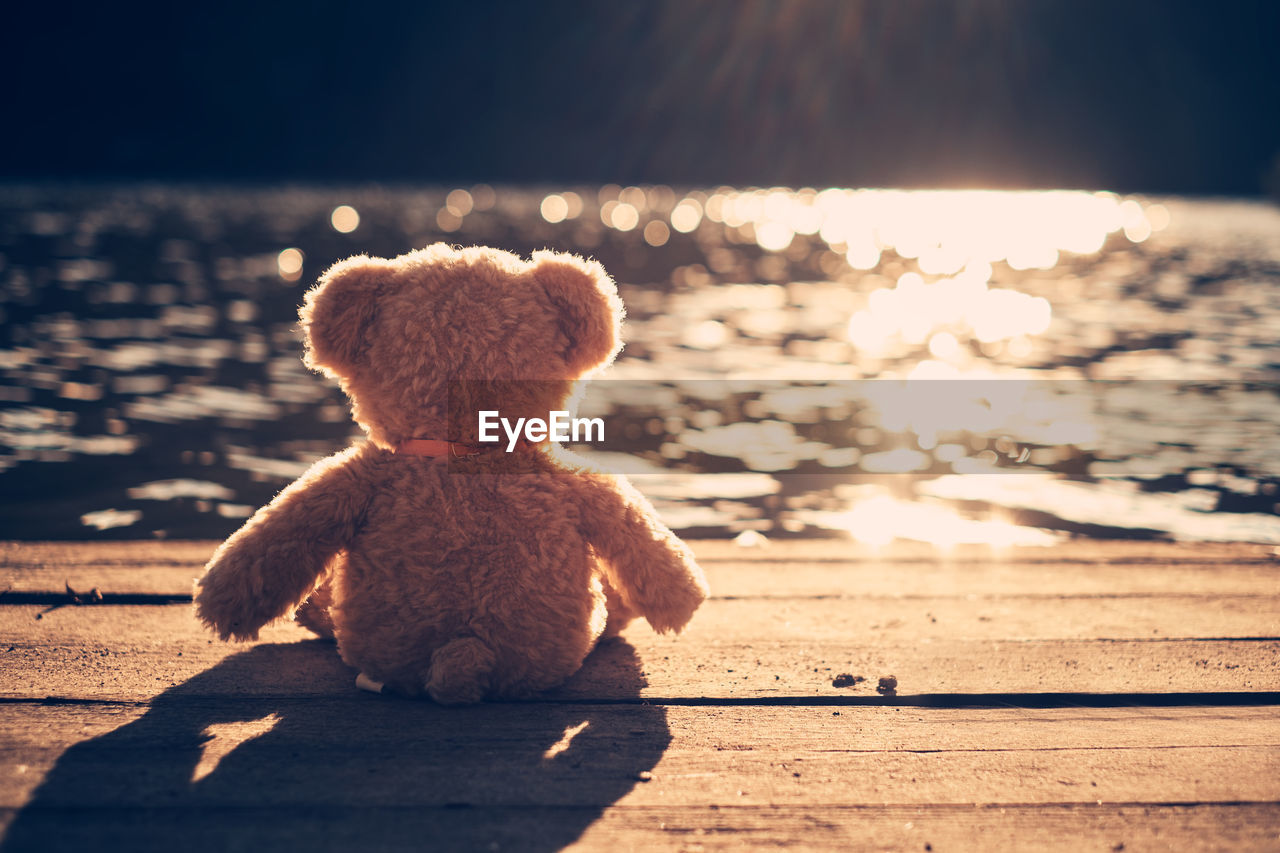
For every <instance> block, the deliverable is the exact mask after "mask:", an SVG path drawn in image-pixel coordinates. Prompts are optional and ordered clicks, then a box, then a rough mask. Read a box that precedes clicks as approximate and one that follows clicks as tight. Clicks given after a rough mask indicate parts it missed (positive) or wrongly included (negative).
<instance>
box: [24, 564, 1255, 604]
mask: <svg viewBox="0 0 1280 853" xmlns="http://www.w3.org/2000/svg"><path fill="white" fill-rule="evenodd" d="M203 567H204V564H203V563H199V564H195V563H193V564H191V565H183V566H161V565H155V564H152V563H137V564H125V565H112V564H103V565H98V564H93V563H85V564H79V565H65V566H64V565H49V566H27V565H21V566H8V567H4V568H0V604H3V603H4V602H5V596H4V595H3V593H6V592H7V593H10V594H12V593H48V594H50V595H53V596H56V595H60V594H62V593H63V592H64V591H65V589H66V586H67V585H70V586H71V587H72V588H73V589H75V590H78V591H87V590H90V589H94V588H96V589H98V590H100V591H102V592H103V593H105V594H107V595H108V596H111V595H115V596H122V595H123V596H144V595H153V596H169V597H174V596H190V595H191V591H192V587H193V585H194V583H195V579H196V578H198V577H199V576H200V574H201V573H202V571H203ZM703 568H704V570H705V572H706V574H707V579H708V581H709V582H710V584H711V590H712V595H713V597H715V598H747V597H771V598H806V597H840V598H919V597H934V598H945V597H953V598H965V599H971V598H997V597H1002V596H1009V595H1023V596H1026V595H1037V596H1058V597H1073V596H1074V597H1092V598H1098V597H1103V596H1132V595H1161V594H1169V593H1177V594H1180V595H1197V594H1213V595H1265V594H1276V593H1275V591H1276V589H1277V587H1278V586H1280V569H1278V568H1277V567H1275V566H1272V565H1270V564H1260V563H1241V564H1227V565H1211V564H1199V563H1176V564H1164V563H1150V564H1110V563H1084V562H1061V563H1037V564H1025V563H1006V562H992V563H959V564H955V565H948V564H946V563H872V562H864V563H800V562H796V563H792V562H781V561H767V562H766V561H742V562H711V563H707V564H706V565H705V566H704V567H703ZM9 598H10V600H12V595H10V596H9Z"/></svg>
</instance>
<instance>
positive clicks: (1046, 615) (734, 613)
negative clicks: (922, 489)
mask: <svg viewBox="0 0 1280 853" xmlns="http://www.w3.org/2000/svg"><path fill="white" fill-rule="evenodd" d="M37 617H39V618H37ZM122 629H128V630H129V632H130V633H131V635H133V636H138V634H136V633H134V632H142V634H145V635H148V636H162V637H170V636H175V635H182V636H191V637H194V636H197V635H199V636H203V637H206V638H207V637H208V636H212V635H210V634H206V633H204V632H203V630H202V629H201V628H200V627H199V625H198V623H197V622H196V620H195V617H194V615H193V612H192V608H191V605H189V604H182V603H179V604H173V605H169V606H149V605H136V606H101V605H93V606H79V607H77V606H71V605H68V606H60V607H56V608H53V609H50V607H49V606H43V607H42V606H39V605H26V606H8V607H5V606H0V642H3V641H36V642H55V641H56V642H71V641H77V640H84V641H92V640H97V639H101V638H104V637H115V636H119V634H120V632H121V630H122ZM632 630H633V631H635V632H637V633H638V635H640V636H643V635H644V634H646V633H651V632H650V631H649V629H648V623H645V622H643V620H641V621H639V622H637V623H635V625H634V626H633V627H632ZM1278 635H1280V596H1262V595H1177V594H1172V595H1140V596H1125V597H1103V598H1091V597H1089V598H1057V597H1043V598H1042V597H1039V596H1024V597H1019V596H1008V597H1002V598H997V599H975V600H969V599H956V598H936V597H920V598H912V599H896V598H883V599H839V598H823V599H752V598H747V599H712V600H711V601H708V602H706V603H705V604H704V605H703V606H702V608H701V609H700V610H699V611H698V613H697V614H696V615H695V617H694V619H693V621H692V622H691V623H690V625H689V627H688V628H686V629H685V632H684V634H683V635H682V636H683V637H684V638H685V639H686V640H688V641H689V642H703V641H712V640H714V641H715V642H718V643H724V642H743V643H747V642H752V641H754V640H756V639H758V638H761V637H768V638H770V639H773V640H777V641H800V640H805V641H813V642H817V643H828V644H829V643H847V644H859V645H861V644H871V643H894V642H903V643H906V642H916V643H930V642H950V641H954V640H1009V639H1017V640H1077V639H1102V638H1105V639H1143V640H1167V639H1170V638H1186V639H1208V638H1212V639H1234V638H1249V637H1255V638H1256V637H1265V638H1273V637H1276V636H1278Z"/></svg>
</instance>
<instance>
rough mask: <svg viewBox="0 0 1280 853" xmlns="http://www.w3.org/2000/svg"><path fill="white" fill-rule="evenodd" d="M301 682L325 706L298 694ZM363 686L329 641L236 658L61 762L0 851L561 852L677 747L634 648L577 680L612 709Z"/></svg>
mask: <svg viewBox="0 0 1280 853" xmlns="http://www.w3.org/2000/svg"><path fill="white" fill-rule="evenodd" d="M302 674H305V677H306V678H307V679H309V681H308V682H307V683H308V684H309V685H312V686H314V687H317V688H319V689H320V691H321V692H323V693H324V694H325V695H324V696H311V697H308V696H306V695H299V693H298V692H297V691H293V692H290V689H289V688H290V684H289V683H290V682H291V681H292V682H297V681H298V680H299V678H300V677H301V675H302ZM352 676H353V674H352V672H351V671H350V670H349V669H347V668H345V667H344V666H342V664H341V662H340V661H338V660H337V656H336V654H335V653H334V650H333V646H332V644H329V643H324V642H322V641H307V642H299V643H285V644H262V645H258V646H255V647H253V648H252V649H250V650H248V651H246V652H243V653H240V654H236V655H232V656H231V657H228V658H226V659H225V660H224V661H222V662H221V663H219V664H218V665H217V666H214V667H212V668H210V669H208V670H206V671H205V672H202V673H200V674H199V675H197V676H195V677H193V678H192V679H190V680H189V681H186V682H184V683H182V684H179V685H177V686H175V687H173V688H171V689H169V690H166V691H165V692H164V693H162V694H161V695H159V696H157V697H156V699H155V700H154V701H153V702H152V703H151V704H150V707H149V708H148V710H147V711H146V713H144V714H143V715H142V716H141V717H139V718H138V719H136V720H134V721H133V722H131V723H128V724H126V725H124V726H121V727H120V728H118V729H115V730H114V731H111V732H109V733H108V734H105V735H102V736H100V737H96V738H93V739H91V740H87V741H84V742H81V743H78V744H76V745H74V746H72V747H71V748H70V749H68V750H67V751H66V752H65V753H63V754H62V756H61V757H60V758H59V759H58V761H57V763H56V764H55V765H54V767H53V768H52V769H51V770H50V771H49V773H48V774H47V776H46V778H45V780H44V782H43V783H42V784H41V785H40V787H39V788H38V789H37V790H36V791H35V793H34V795H33V796H32V798H31V801H30V802H29V803H28V804H27V805H26V806H25V807H24V808H23V809H22V810H21V811H20V812H19V814H18V815H17V816H16V818H15V819H14V821H13V823H12V824H11V826H10V828H9V832H8V833H7V834H6V836H5V838H4V841H3V843H2V844H0V851H3V853H13V851H19V850H22V851H27V850H41V851H49V850H77V851H82V850H94V849H121V850H157V851H159V850H164V851H168V850H192V849H209V850H239V849H245V850H248V849H255V850H260V849H281V848H283V849H307V850H324V849H335V850H337V849H341V850H350V849H367V850H396V849H406V850H410V849H412V850H418V849H474V850H559V849H561V848H562V847H564V846H566V845H567V844H570V843H572V842H573V841H575V840H577V839H578V838H579V837H580V836H581V835H582V833H583V831H584V830H586V829H587V828H588V827H589V826H590V825H591V824H592V823H593V822H595V821H596V820H597V819H598V818H599V817H600V815H601V814H602V813H603V812H604V810H605V809H606V808H608V807H609V806H610V805H611V804H613V803H615V802H617V801H618V800H619V799H621V798H622V797H623V796H625V795H626V794H627V793H628V792H629V791H631V789H632V788H633V787H634V786H635V785H637V784H640V780H642V779H644V778H647V771H649V770H651V769H652V768H653V767H654V766H655V765H656V764H657V762H658V760H659V758H660V757H661V756H662V754H663V752H664V751H665V749H666V747H667V745H668V743H669V742H670V731H669V729H668V727H667V721H666V713H665V711H664V710H663V709H662V708H660V707H654V706H650V705H645V704H643V703H640V702H626V701H623V702H617V701H616V699H624V700H625V699H628V698H630V699H636V698H638V697H639V694H640V689H641V687H642V686H643V684H644V682H643V676H642V673H641V670H640V662H639V659H638V658H637V656H636V653H635V650H634V649H633V648H632V647H631V646H630V645H628V644H627V643H625V642H620V641H613V642H610V643H606V644H604V645H602V646H601V647H600V648H599V649H597V650H596V651H595V652H593V653H592V655H591V656H590V657H588V659H587V662H586V663H585V664H584V666H583V670H582V671H581V672H579V674H578V675H576V676H575V679H588V680H590V681H591V682H595V683H600V682H606V683H608V684H609V685H610V690H609V693H610V696H611V699H610V702H609V704H591V703H586V702H584V703H581V704H579V703H576V702H572V701H566V702H555V701H548V702H531V703H522V704H517V703H493V704H483V705H479V706H473V707H468V708H454V709H451V708H442V707H439V706H437V705H434V704H432V703H431V702H429V701H421V700H408V699H399V698H393V697H385V696H371V695H368V694H361V693H357V692H356V691H355V690H354V688H353V687H352V686H351V685H352ZM272 679H277V680H278V681H279V683H280V685H281V689H280V691H279V693H280V695H279V696H271V695H268V696H266V697H264V696H263V695H262V692H264V691H263V690H262V685H263V684H264V683H266V684H271V683H273V682H272V681H271V680H272ZM317 680H318V681H317ZM246 687H249V688H252V689H245V688H246ZM347 690H349V691H350V692H349V693H344V691H347ZM237 691H240V692H243V693H244V694H245V695H242V696H236V695H235V693H236V692H237ZM266 692H268V694H269V692H270V691H266ZM312 692H316V691H314V690H313V691H312ZM229 694H231V695H229ZM335 697H339V698H335ZM614 697H616V698H614ZM64 711H65V713H66V714H67V715H68V716H73V715H74V714H77V713H82V714H86V715H89V714H93V715H97V714H101V713H103V711H102V709H101V707H100V706H99V707H97V708H95V707H94V706H82V707H76V706H64V707H63V708H60V709H59V711H58V713H59V714H62V713H64ZM219 759H220V760H219Z"/></svg>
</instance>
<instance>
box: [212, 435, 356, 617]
mask: <svg viewBox="0 0 1280 853" xmlns="http://www.w3.org/2000/svg"><path fill="white" fill-rule="evenodd" d="M362 453H363V448H362V447H359V446H357V447H354V448H351V449H349V450H347V451H344V452H342V453H339V454H336V455H334V456H330V457H329V458H327V459H322V460H321V461H319V462H317V463H316V464H315V465H313V466H312V467H311V468H310V469H309V470H308V471H307V472H306V473H305V474H303V475H302V476H301V477H299V478H298V479H297V480H296V481H294V482H293V483H292V484H290V485H289V486H288V487H287V488H285V489H284V490H283V491H282V492H280V494H278V495H276V497H275V500H273V501H271V503H269V504H267V505H266V506H264V507H263V508H261V509H260V510H258V511H257V512H256V513H254V515H253V517H252V518H250V519H249V520H248V521H247V522H245V524H244V526H243V527H241V528H240V529H239V530H238V531H236V532H235V533H233V534H232V535H231V537H230V538H229V539H227V541H226V542H224V543H222V545H221V547H219V548H218V550H217V551H215V552H214V554H213V557H212V559H210V561H209V565H208V566H207V567H206V570H205V574H204V576H203V577H202V578H200V580H199V581H197V587H198V589H197V594H196V598H195V603H196V615H197V616H198V617H199V619H200V621H201V622H203V623H204V624H205V625H207V626H209V627H210V628H213V629H214V630H215V631H217V632H218V634H219V636H221V637H222V638H223V639H224V640H225V639H229V638H234V639H237V640H252V639H256V638H257V636H258V631H259V629H261V628H262V626H263V625H266V624H267V623H268V622H271V621H273V620H275V619H279V618H280V617H282V616H285V615H287V614H288V613H290V612H292V611H293V610H294V609H296V608H297V606H298V605H299V604H301V603H302V602H303V601H304V600H305V599H306V597H307V596H308V595H309V594H310V593H311V591H312V590H313V589H314V588H315V585H316V581H317V579H318V578H319V577H320V574H321V572H323V571H324V568H325V564H326V563H327V562H328V561H329V559H330V558H331V557H333V555H334V554H336V553H337V552H338V551H339V550H341V549H342V548H344V547H345V546H346V545H347V544H348V543H349V542H350V541H351V539H352V538H353V537H354V536H355V533H356V531H357V529H358V527H359V524H360V520H361V518H362V517H363V515H364V513H365V508H366V505H367V502H368V497H369V488H368V478H367V477H366V476H365V475H364V472H363V470H362V469H363V468H364V467H365V465H364V464H363V461H364V460H363V459H362V458H361V457H362Z"/></svg>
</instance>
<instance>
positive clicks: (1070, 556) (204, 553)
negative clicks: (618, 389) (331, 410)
mask: <svg viewBox="0 0 1280 853" xmlns="http://www.w3.org/2000/svg"><path fill="white" fill-rule="evenodd" d="M218 544H219V543H218V541H216V540H176V539H175V540H133V541H111V542H21V541H0V566H9V565H14V566H23V567H27V568H31V567H37V566H41V565H62V566H72V565H86V564H93V565H103V564H115V565H135V564H138V563H144V564H151V565H179V564H180V565H190V566H202V565H204V563H205V562H206V561H207V560H208V559H209V555H210V554H212V553H213V550H214V548H216V547H217V546H218ZM689 544H690V545H691V546H692V547H693V550H694V553H695V554H696V555H697V556H698V559H699V560H701V561H703V562H707V563H710V562H723V561H726V560H727V561H731V562H747V561H763V562H793V563H794V562H800V563H814V562H828V561H835V562H845V563H854V562H875V563H884V562H889V563H895V562H925V563H935V562H938V561H940V560H942V561H948V562H951V563H965V562H979V563H990V562H1012V563H1023V564H1027V565H1031V564H1039V563H1063V562H1066V563H1078V562H1085V563H1115V564H1148V563H1159V564H1164V565H1178V564H1196V565H1221V564H1224V563H1234V564H1243V563H1257V564H1261V565H1274V564H1276V562H1277V559H1278V557H1277V553H1278V552H1277V548H1276V547H1274V546H1271V545H1260V544H1250V543H1234V542H1149V541H1147V542H1144V541H1133V540H1097V539H1075V540H1067V541H1064V542H1061V543H1058V544H1056V545H1053V546H1049V547H1028V546H1018V547H1011V548H990V547H986V546H980V545H974V546H969V545H961V546H957V547H955V548H951V549H945V550H942V549H939V548H938V547H936V546H933V545H929V544H925V543H914V542H895V543H893V544H890V545H885V546H882V547H873V546H868V545H863V544H860V543H858V542H854V541H852V540H850V539H842V538H832V539H780V540H774V541H770V542H768V544H766V545H764V546H762V547H742V546H740V545H737V544H735V543H734V541H732V540H729V539H695V540H689Z"/></svg>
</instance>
